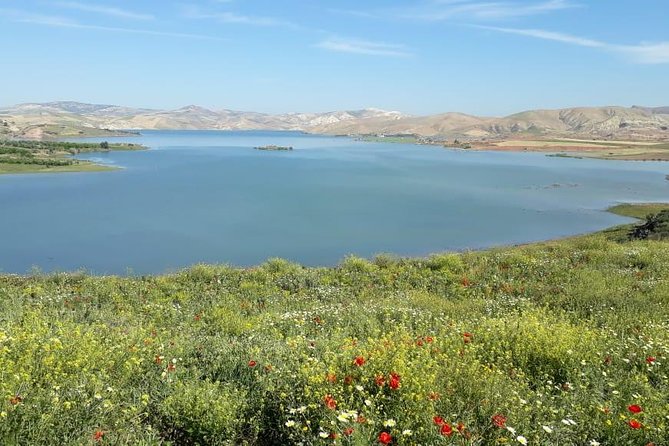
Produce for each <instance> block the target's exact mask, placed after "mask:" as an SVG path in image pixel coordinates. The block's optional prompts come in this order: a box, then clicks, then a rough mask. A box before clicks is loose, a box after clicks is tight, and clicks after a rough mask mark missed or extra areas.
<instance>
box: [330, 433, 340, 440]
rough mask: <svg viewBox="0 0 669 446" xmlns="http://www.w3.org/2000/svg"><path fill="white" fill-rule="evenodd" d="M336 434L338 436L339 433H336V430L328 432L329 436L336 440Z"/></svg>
mask: <svg viewBox="0 0 669 446" xmlns="http://www.w3.org/2000/svg"><path fill="white" fill-rule="evenodd" d="M338 436H339V435H337V433H336V432H332V433H331V434H330V438H331V439H333V440H336V439H337V437H338Z"/></svg>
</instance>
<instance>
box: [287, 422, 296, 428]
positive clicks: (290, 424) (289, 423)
mask: <svg viewBox="0 0 669 446" xmlns="http://www.w3.org/2000/svg"><path fill="white" fill-rule="evenodd" d="M293 426H295V421H293V420H288V421H286V427H293Z"/></svg>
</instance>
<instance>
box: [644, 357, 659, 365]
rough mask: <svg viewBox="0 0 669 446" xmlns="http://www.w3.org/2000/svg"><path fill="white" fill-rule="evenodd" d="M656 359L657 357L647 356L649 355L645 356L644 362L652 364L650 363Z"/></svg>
mask: <svg viewBox="0 0 669 446" xmlns="http://www.w3.org/2000/svg"><path fill="white" fill-rule="evenodd" d="M656 360H657V358H655V356H649V357H647V358H646V362H647V363H648V364H652V363H654V362H655V361H656Z"/></svg>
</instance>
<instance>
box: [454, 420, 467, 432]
mask: <svg viewBox="0 0 669 446" xmlns="http://www.w3.org/2000/svg"><path fill="white" fill-rule="evenodd" d="M456 429H457V430H458V432H460V433H462V431H464V430H465V423H463V422H462V421H460V422H459V423H458V425H457V426H456Z"/></svg>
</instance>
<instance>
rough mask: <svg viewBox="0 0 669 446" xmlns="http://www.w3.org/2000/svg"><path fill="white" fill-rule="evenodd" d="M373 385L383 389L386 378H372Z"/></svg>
mask: <svg viewBox="0 0 669 446" xmlns="http://www.w3.org/2000/svg"><path fill="white" fill-rule="evenodd" d="M374 383H375V384H376V385H377V386H379V387H383V385H384V384H385V383H386V378H384V377H383V376H381V375H379V376H377V377H376V378H374Z"/></svg>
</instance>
